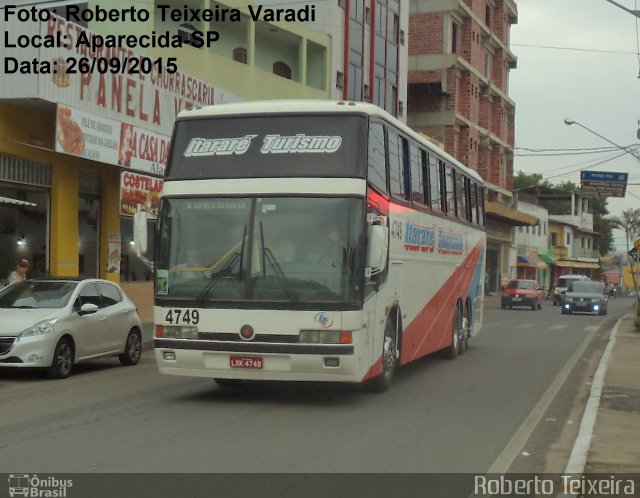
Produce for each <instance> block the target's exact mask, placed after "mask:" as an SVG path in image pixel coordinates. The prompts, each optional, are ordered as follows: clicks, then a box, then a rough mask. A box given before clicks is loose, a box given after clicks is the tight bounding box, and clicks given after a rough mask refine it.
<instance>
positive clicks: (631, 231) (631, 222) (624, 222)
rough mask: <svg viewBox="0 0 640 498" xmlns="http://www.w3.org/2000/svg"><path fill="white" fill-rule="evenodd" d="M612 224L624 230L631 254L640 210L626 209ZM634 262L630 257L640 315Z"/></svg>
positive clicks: (639, 309)
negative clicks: (630, 246)
mask: <svg viewBox="0 0 640 498" xmlns="http://www.w3.org/2000/svg"><path fill="white" fill-rule="evenodd" d="M611 221H612V223H613V227H614V228H620V229H622V230H624V235H625V239H626V242H627V253H628V252H629V250H630V249H629V245H630V242H631V241H632V240H634V239H635V237H636V234H637V233H638V231H640V209H631V208H630V209H625V210H624V211H622V216H621V217H620V218H617V217H614V218H612V220H611ZM633 263H634V261H633V260H632V259H631V256H629V265H630V266H629V268H630V269H631V279H632V280H633V290H634V294H635V296H636V315H638V314H639V313H640V308H639V307H638V299H640V297H639V296H638V284H637V282H636V275H635V271H634V270H635V269H634V264H633Z"/></svg>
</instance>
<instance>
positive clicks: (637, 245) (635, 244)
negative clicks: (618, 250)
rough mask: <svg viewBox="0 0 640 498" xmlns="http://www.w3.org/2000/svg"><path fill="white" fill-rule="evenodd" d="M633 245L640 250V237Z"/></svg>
mask: <svg viewBox="0 0 640 498" xmlns="http://www.w3.org/2000/svg"><path fill="white" fill-rule="evenodd" d="M633 247H635V248H636V249H637V250H638V251H640V239H638V240H636V241H635V242H634V244H633Z"/></svg>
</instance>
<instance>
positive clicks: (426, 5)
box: [407, 0, 537, 290]
mask: <svg viewBox="0 0 640 498" xmlns="http://www.w3.org/2000/svg"><path fill="white" fill-rule="evenodd" d="M517 19H518V12H517V7H516V3H515V1H514V0H412V1H411V3H410V11H409V76H408V85H409V86H408V97H407V98H408V118H407V122H408V124H409V125H410V126H412V127H413V128H415V129H417V130H419V131H421V132H423V133H425V134H426V135H428V136H430V137H433V138H434V139H435V140H437V141H439V142H440V143H442V145H443V147H444V148H445V150H447V152H449V153H450V154H452V155H453V156H455V157H456V158H457V159H458V160H460V161H461V162H463V163H465V164H466V165H467V166H469V167H471V168H472V169H474V170H476V171H477V172H478V173H480V175H481V176H482V178H483V179H484V180H485V181H486V182H487V193H486V196H487V197H486V201H487V202H486V207H487V209H486V211H487V216H488V233H487V235H488V245H487V271H488V272H489V276H490V286H491V289H492V290H497V288H499V285H500V281H501V280H503V279H504V278H514V277H515V276H516V273H515V269H516V265H515V259H516V256H515V247H514V246H513V237H512V228H513V226H532V225H535V224H536V223H537V219H536V218H535V217H534V216H531V215H528V214H526V213H522V212H519V211H518V210H517V209H515V207H514V202H513V194H512V192H511V190H512V188H513V147H514V137H515V129H514V128H515V102H514V101H513V100H512V99H511V98H510V97H509V72H510V70H511V69H514V68H515V67H516V62H517V59H516V56H515V55H514V54H513V52H512V51H511V49H510V47H509V31H510V28H511V25H512V24H515V23H516V22H517Z"/></svg>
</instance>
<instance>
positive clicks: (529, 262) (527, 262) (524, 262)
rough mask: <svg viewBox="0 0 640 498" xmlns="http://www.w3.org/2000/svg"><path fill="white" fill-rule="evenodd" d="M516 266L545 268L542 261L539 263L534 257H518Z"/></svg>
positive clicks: (545, 265)
mask: <svg viewBox="0 0 640 498" xmlns="http://www.w3.org/2000/svg"><path fill="white" fill-rule="evenodd" d="M516 265H517V266H528V267H529V268H547V264H546V263H545V262H544V261H540V260H539V259H538V258H536V257H534V256H518V261H517V262H516Z"/></svg>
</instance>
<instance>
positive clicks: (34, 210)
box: [0, 154, 51, 286]
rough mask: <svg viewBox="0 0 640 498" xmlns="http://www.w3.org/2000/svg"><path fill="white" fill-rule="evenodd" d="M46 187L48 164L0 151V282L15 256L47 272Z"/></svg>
mask: <svg viewBox="0 0 640 498" xmlns="http://www.w3.org/2000/svg"><path fill="white" fill-rule="evenodd" d="M50 189H51V168H50V167H49V166H48V165H46V164H39V163H36V162H33V161H26V160H21V159H18V158H16V157H12V156H7V155H1V154H0V286H1V285H3V283H4V281H5V280H6V278H7V277H8V275H9V273H10V272H11V271H13V270H14V267H15V263H16V262H17V260H18V259H28V260H29V261H30V262H31V269H30V270H31V274H32V275H38V276H41V275H46V274H47V268H48V267H49V264H48V263H49V262H48V258H49V250H48V248H49V218H50V212H49V204H50V196H51V194H50Z"/></svg>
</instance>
